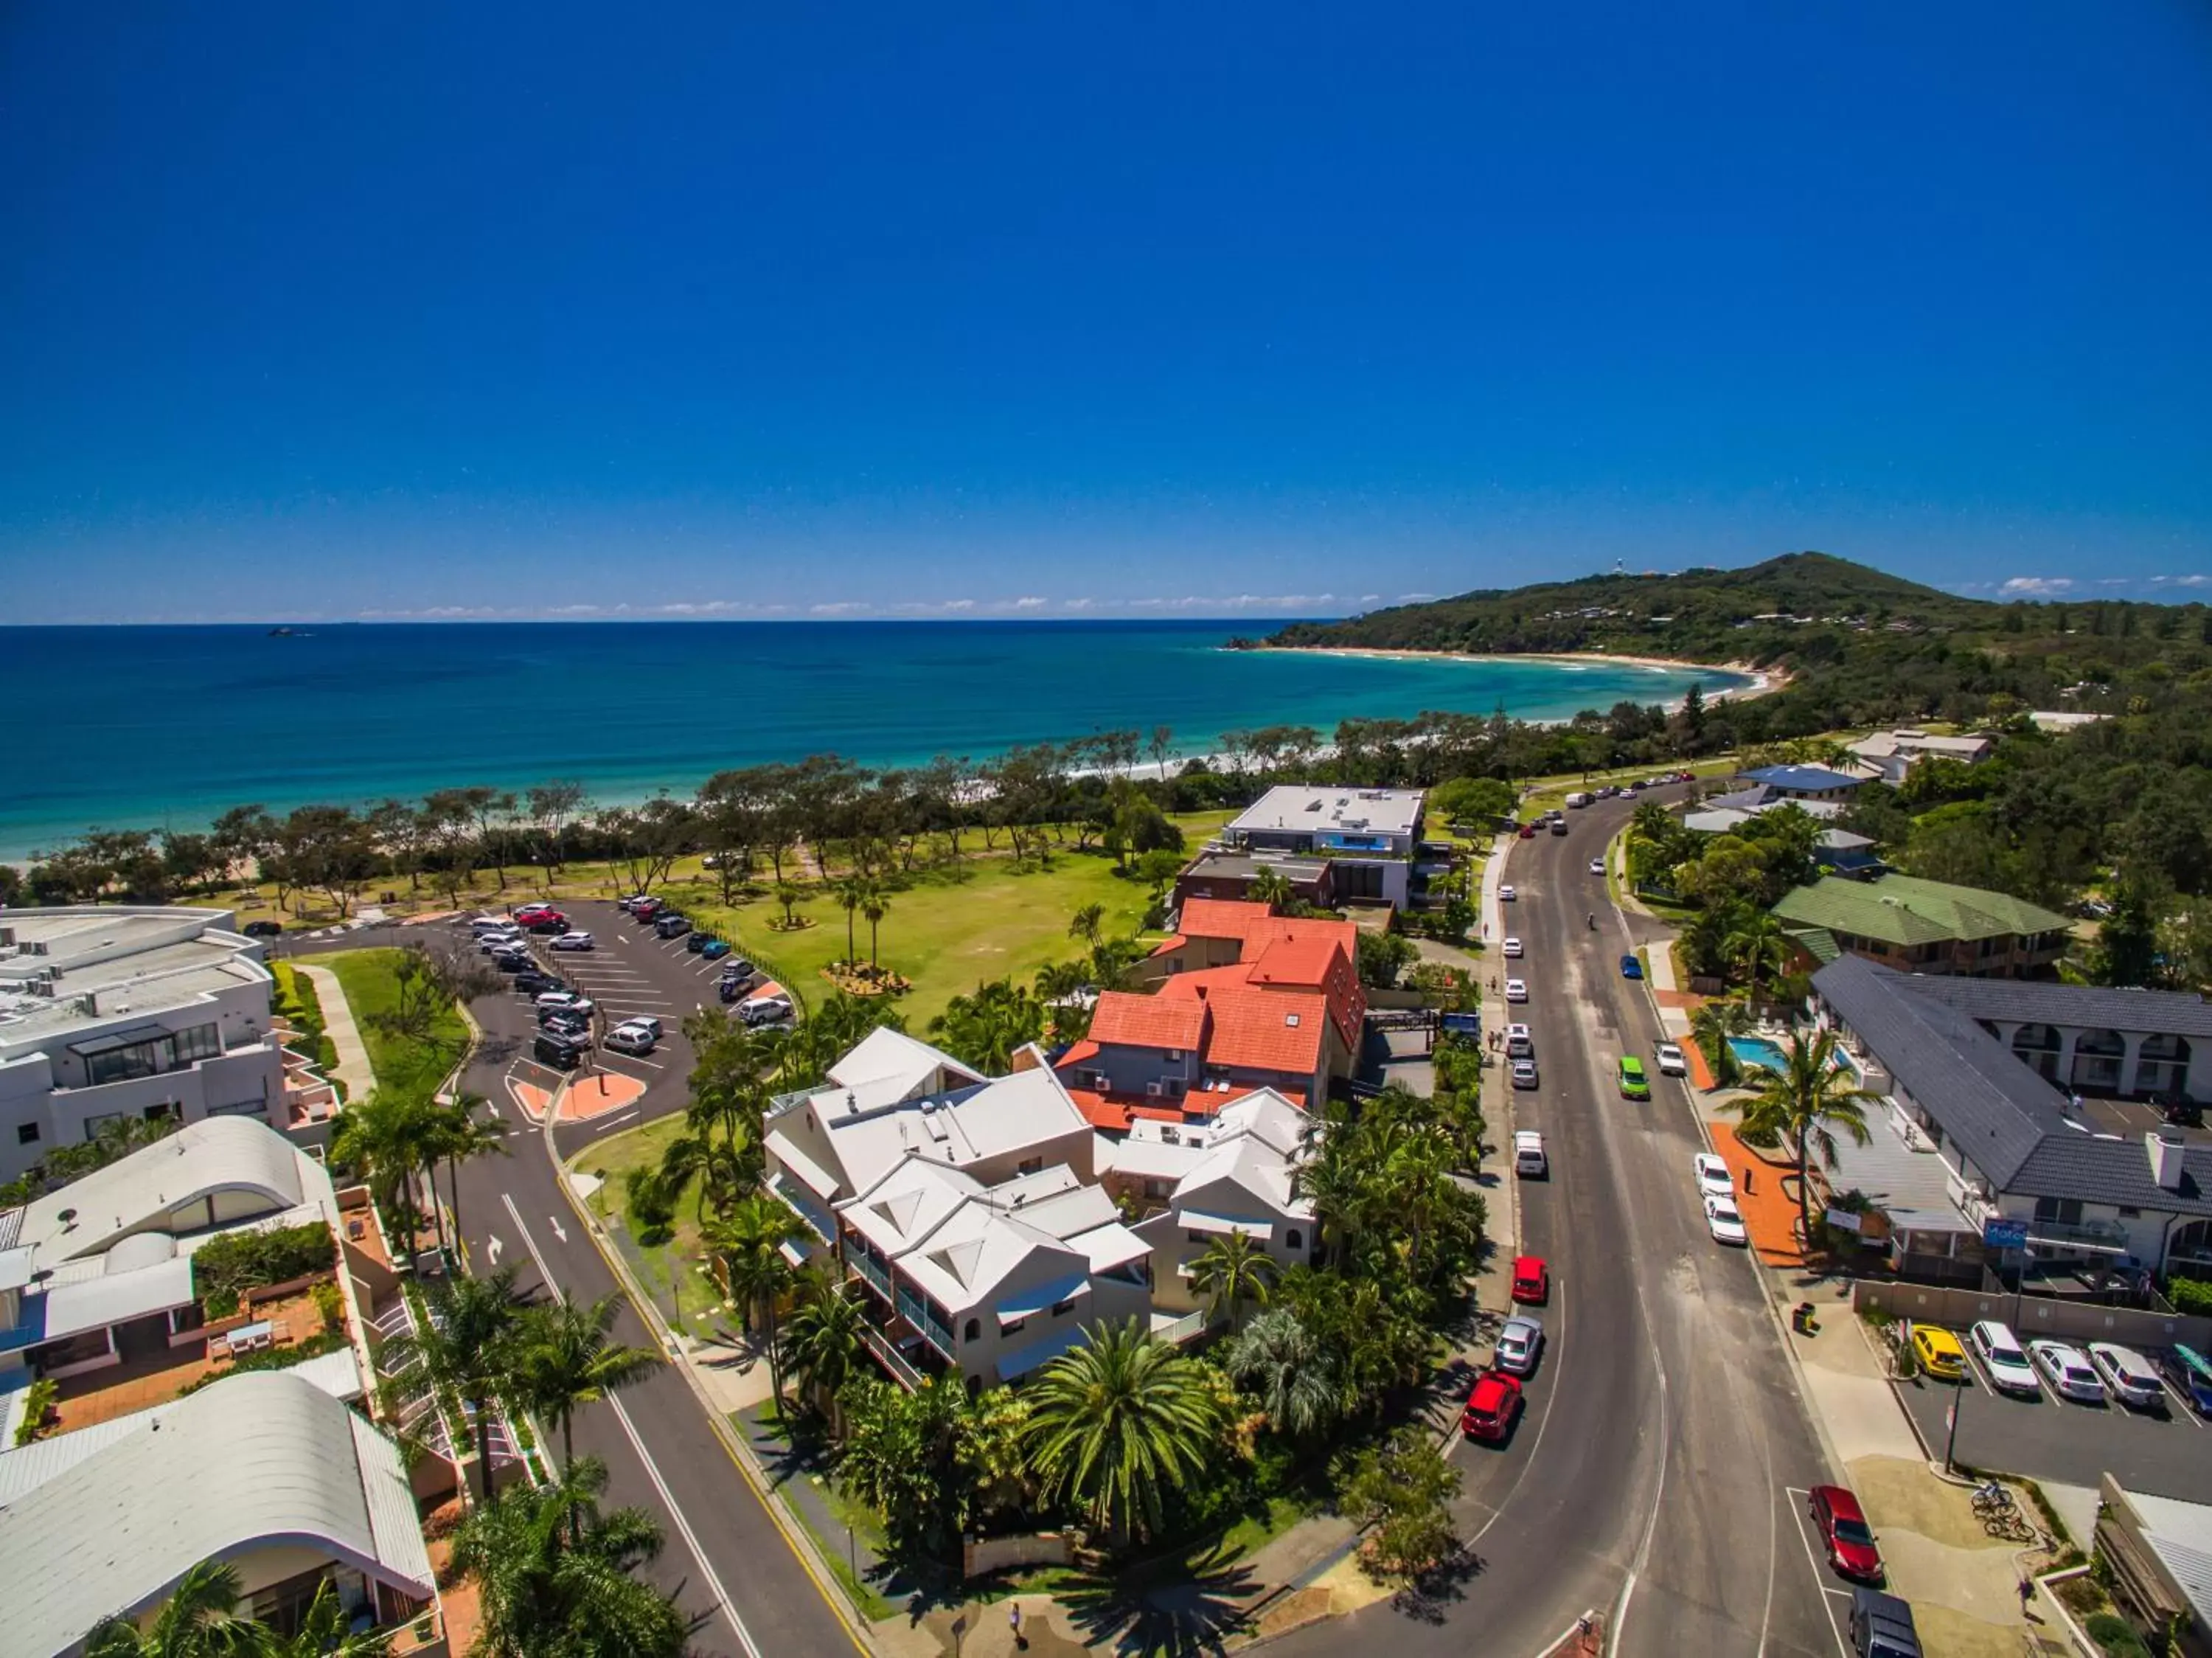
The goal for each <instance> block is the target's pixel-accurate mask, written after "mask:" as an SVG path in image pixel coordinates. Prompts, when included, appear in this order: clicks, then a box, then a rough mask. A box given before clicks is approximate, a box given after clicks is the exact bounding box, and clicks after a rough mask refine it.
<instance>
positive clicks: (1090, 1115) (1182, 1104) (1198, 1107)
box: [1060, 1049, 1306, 1133]
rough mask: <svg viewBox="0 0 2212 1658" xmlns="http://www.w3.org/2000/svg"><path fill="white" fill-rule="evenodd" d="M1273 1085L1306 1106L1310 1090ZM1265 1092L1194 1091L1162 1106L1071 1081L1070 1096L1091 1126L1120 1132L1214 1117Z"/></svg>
mask: <svg viewBox="0 0 2212 1658" xmlns="http://www.w3.org/2000/svg"><path fill="white" fill-rule="evenodd" d="M1069 1052H1070V1053H1071V1054H1072V1053H1073V1049H1071V1050H1069ZM1060 1064H1062V1066H1065V1065H1066V1064H1067V1060H1066V1058H1063V1059H1062V1060H1061V1061H1060ZM1062 1080H1063V1081H1065V1080H1066V1079H1065V1078H1063V1079H1062ZM1273 1086H1274V1090H1275V1092H1276V1093H1278V1094H1281V1095H1282V1096H1283V1097H1284V1098H1285V1100H1289V1101H1290V1102H1291V1104H1292V1105H1295V1106H1301V1107H1303V1106H1304V1104H1305V1102H1306V1091H1305V1090H1304V1088H1285V1087H1284V1086H1283V1085H1282V1084H1281V1083H1279V1082H1278V1083H1276V1084H1274V1085H1273ZM1261 1091H1262V1090H1261V1088H1229V1089H1226V1090H1221V1091H1217V1092H1214V1093H1211V1094H1203V1093H1197V1092H1193V1093H1190V1094H1185V1095H1183V1097H1182V1099H1181V1100H1178V1101H1176V1103H1175V1104H1173V1105H1162V1104H1161V1103H1160V1102H1159V1101H1158V1100H1154V1099H1152V1098H1151V1097H1150V1096H1148V1095H1142V1096H1140V1095H1131V1094H1104V1093H1101V1092H1100V1091H1099V1090H1097V1089H1096V1088H1077V1087H1075V1086H1074V1085H1073V1083H1070V1084H1069V1085H1068V1088H1067V1097H1068V1098H1069V1099H1070V1100H1073V1101H1074V1102H1075V1108H1076V1109H1077V1110H1078V1111H1079V1112H1082V1113H1083V1115H1084V1117H1085V1119H1086V1120H1088V1121H1089V1123H1090V1124H1091V1127H1093V1128H1098V1129H1104V1130H1106V1131H1109V1132H1114V1133H1119V1132H1126V1131H1127V1129H1128V1126H1129V1125H1130V1124H1131V1123H1133V1122H1134V1121H1135V1120H1136V1119H1139V1118H1140V1117H1149V1118H1152V1119H1154V1120H1155V1121H1158V1122H1164V1123H1181V1122H1185V1121H1188V1119H1190V1118H1191V1117H1193V1116H1202V1117H1211V1116H1213V1115H1214V1114H1215V1113H1216V1112H1219V1111H1220V1110H1221V1108H1222V1107H1223V1106H1229V1105H1234V1104H1235V1103H1236V1102H1237V1100H1242V1099H1244V1098H1245V1097H1247V1096H1248V1095H1250V1094H1258V1093H1260V1092H1261Z"/></svg>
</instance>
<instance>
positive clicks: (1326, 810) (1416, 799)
mask: <svg viewBox="0 0 2212 1658" xmlns="http://www.w3.org/2000/svg"><path fill="white" fill-rule="evenodd" d="M1427 798H1428V796H1427V795H1426V794H1425V792H1424V791H1423V790H1421V789H1344V788H1326V789H1324V788H1319V787H1316V786H1314V785H1311V784H1306V783H1291V784H1285V785H1283V786H1281V787H1279V788H1274V789H1269V790H1268V791H1267V793H1266V794H1264V795H1261V796H1260V798H1259V799H1258V800H1256V801H1255V802H1253V803H1252V804H1251V805H1250V806H1248V807H1246V808H1244V811H1243V814H1241V815H1239V816H1238V817H1237V819H1236V820H1235V821H1234V822H1232V823H1231V824H1230V828H1231V830H1239V829H1241V830H1244V831H1247V832H1250V831H1253V830H1273V831H1277V832H1285V831H1287V832H1292V833H1297V834H1323V833H1329V832H1338V831H1341V832H1344V833H1346V834H1353V835H1410V834H1412V833H1413V826H1414V825H1415V824H1416V823H1417V822H1419V820H1420V816H1421V802H1423V801H1425V799H1427Z"/></svg>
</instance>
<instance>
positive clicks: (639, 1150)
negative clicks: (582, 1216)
mask: <svg viewBox="0 0 2212 1658" xmlns="http://www.w3.org/2000/svg"><path fill="white" fill-rule="evenodd" d="M683 1132H684V1119H683V1118H682V1117H680V1116H678V1117H664V1118H661V1119H659V1121H657V1122H652V1123H647V1125H645V1126H644V1127H642V1128H635V1129H631V1130H629V1131H627V1132H625V1133H622V1134H616V1135H610V1136H609V1137H607V1138H606V1139H604V1140H602V1141H600V1142H599V1143H597V1144H595V1145H591V1146H586V1148H585V1149H583V1150H582V1151H580V1152H579V1153H578V1154H577V1155H576V1156H575V1158H574V1160H573V1161H571V1162H570V1164H569V1167H571V1168H574V1169H579V1170H580V1171H582V1172H583V1173H586V1174H596V1175H598V1176H599V1178H600V1179H601V1180H602V1181H603V1182H604V1184H603V1185H601V1186H600V1187H599V1190H598V1191H597V1192H593V1193H592V1196H591V1199H590V1202H591V1206H592V1213H593V1214H595V1215H598V1216H600V1217H601V1218H602V1219H604V1220H607V1221H610V1222H613V1221H619V1222H621V1227H620V1231H621V1233H622V1234H623V1238H624V1239H625V1240H626V1241H625V1242H624V1244H623V1248H624V1249H625V1251H626V1253H628V1254H629V1259H630V1260H631V1262H632V1263H633V1264H634V1265H635V1266H636V1267H637V1270H638V1277H640V1279H641V1280H642V1281H643V1283H644V1284H645V1286H646V1288H647V1289H648V1290H649V1291H651V1292H652V1295H653V1300H654V1301H657V1302H659V1305H660V1310H661V1313H662V1315H663V1316H664V1317H665V1318H667V1319H668V1320H669V1321H670V1322H671V1324H673V1325H675V1326H676V1327H677V1328H678V1329H682V1328H684V1320H686V1319H696V1320H699V1321H700V1323H701V1325H702V1327H705V1328H711V1327H712V1326H714V1325H716V1324H718V1323H721V1322H723V1321H724V1320H732V1319H734V1318H735V1317H736V1314H734V1313H732V1312H726V1311H725V1310H724V1308H723V1307H722V1305H721V1302H720V1299H719V1297H718V1296H717V1295H716V1294H715V1292H714V1286H713V1284H712V1283H711V1281H710V1280H708V1278H707V1277H704V1276H703V1275H702V1273H700V1272H699V1271H697V1270H696V1262H697V1261H698V1260H699V1259H700V1255H701V1245H700V1241H699V1220H698V1216H697V1214H696V1206H697V1203H698V1194H699V1183H698V1181H697V1179H696V1178H695V1179H691V1180H688V1181H686V1182H685V1183H684V1190H683V1191H682V1192H680V1193H678V1198H677V1204H676V1230H675V1235H674V1236H673V1237H672V1238H671V1239H670V1240H669V1241H667V1242H666V1243H664V1244H655V1245H653V1246H651V1247H647V1246H645V1245H642V1244H640V1243H639V1242H638V1241H637V1233H636V1230H635V1228H634V1227H633V1226H632V1225H631V1224H630V1218H629V1191H628V1189H627V1188H626V1187H625V1186H623V1176H624V1175H625V1174H627V1173H629V1171H630V1170H632V1169H635V1168H658V1167H659V1166H660V1159H661V1156H662V1154H664V1153H665V1151H666V1150H667V1149H668V1143H669V1142H670V1141H671V1140H674V1139H676V1138H677V1137H679V1136H680V1135H682V1134H683Z"/></svg>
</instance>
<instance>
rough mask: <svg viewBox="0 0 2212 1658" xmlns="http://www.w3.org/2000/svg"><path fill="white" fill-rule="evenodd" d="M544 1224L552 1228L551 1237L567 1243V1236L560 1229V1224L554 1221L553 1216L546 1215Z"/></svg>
mask: <svg viewBox="0 0 2212 1658" xmlns="http://www.w3.org/2000/svg"><path fill="white" fill-rule="evenodd" d="M545 1224H546V1225H548V1226H550V1227H551V1228H553V1235H554V1236H555V1237H556V1238H558V1239H559V1240H561V1241H562V1243H566V1242H568V1234H567V1233H566V1232H564V1231H562V1229H561V1222H558V1221H556V1220H555V1219H554V1218H553V1216H550V1215H548V1216H546V1217H545Z"/></svg>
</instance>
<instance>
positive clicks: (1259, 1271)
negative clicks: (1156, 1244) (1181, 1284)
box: [1190, 1232, 1276, 1331]
mask: <svg viewBox="0 0 2212 1658" xmlns="http://www.w3.org/2000/svg"><path fill="white" fill-rule="evenodd" d="M1275 1273H1276V1266H1275V1260H1274V1257H1273V1256H1272V1255H1270V1254H1268V1253H1267V1251H1266V1250H1264V1249H1262V1248H1261V1247H1260V1246H1259V1245H1258V1244H1257V1243H1255V1242H1254V1241H1253V1240H1252V1238H1251V1236H1250V1234H1248V1233H1243V1232H1231V1233H1228V1234H1225V1235H1223V1236H1221V1237H1218V1238H1216V1239H1215V1240H1213V1241H1212V1243H1210V1244H1208V1245H1207V1246H1206V1250H1205V1253H1202V1254H1200V1256H1199V1258H1198V1259H1196V1260H1194V1261H1193V1262H1192V1263H1191V1264H1190V1287H1191V1288H1192V1289H1194V1290H1195V1291H1196V1292H1197V1293H1198V1294H1200V1295H1203V1296H1205V1297H1206V1311H1207V1312H1208V1313H1209V1314H1211V1315H1212V1317H1214V1318H1217V1319H1218V1318H1219V1317H1220V1316H1221V1312H1222V1309H1223V1308H1228V1309H1229V1327H1230V1329H1231V1330H1232V1331H1234V1330H1236V1329H1237V1328H1239V1327H1240V1326H1242V1325H1243V1322H1244V1303H1245V1302H1247V1301H1256V1302H1258V1303H1259V1304H1260V1305H1261V1306H1262V1307H1265V1306H1266V1305H1267V1292H1268V1289H1269V1288H1270V1286H1272V1285H1273V1283H1274V1281H1275Z"/></svg>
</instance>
